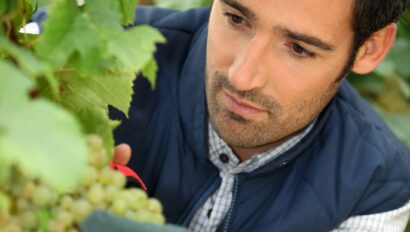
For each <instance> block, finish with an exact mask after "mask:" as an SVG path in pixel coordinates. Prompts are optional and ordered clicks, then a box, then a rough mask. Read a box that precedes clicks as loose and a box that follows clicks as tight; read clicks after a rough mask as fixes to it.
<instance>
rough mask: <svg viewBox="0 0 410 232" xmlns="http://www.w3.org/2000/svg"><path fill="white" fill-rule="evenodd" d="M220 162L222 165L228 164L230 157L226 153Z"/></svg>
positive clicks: (222, 155) (221, 156)
mask: <svg viewBox="0 0 410 232" xmlns="http://www.w3.org/2000/svg"><path fill="white" fill-rule="evenodd" d="M219 160H220V161H221V162H222V163H224V164H226V163H228V162H229V157H228V156H227V155H226V154H225V153H222V154H220V155H219Z"/></svg>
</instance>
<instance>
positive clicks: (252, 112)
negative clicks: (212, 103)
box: [222, 91, 266, 118]
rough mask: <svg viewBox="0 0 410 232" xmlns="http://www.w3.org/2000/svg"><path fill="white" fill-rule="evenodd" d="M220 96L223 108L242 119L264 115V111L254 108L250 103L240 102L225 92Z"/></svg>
mask: <svg viewBox="0 0 410 232" xmlns="http://www.w3.org/2000/svg"><path fill="white" fill-rule="evenodd" d="M222 94H223V100H224V102H225V106H226V107H227V108H228V110H229V111H231V112H233V113H235V114H238V115H240V116H242V117H244V118H252V117H255V116H258V115H261V114H264V113H266V110H264V109H262V108H260V107H258V106H255V105H254V104H252V103H249V102H246V101H243V100H240V99H239V98H237V97H235V96H233V95H232V94H229V93H227V92H226V91H223V92H222Z"/></svg>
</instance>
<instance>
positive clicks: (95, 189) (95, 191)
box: [86, 183, 104, 205]
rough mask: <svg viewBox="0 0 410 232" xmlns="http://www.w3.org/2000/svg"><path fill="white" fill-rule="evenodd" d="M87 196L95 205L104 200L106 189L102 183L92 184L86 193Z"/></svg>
mask: <svg viewBox="0 0 410 232" xmlns="http://www.w3.org/2000/svg"><path fill="white" fill-rule="evenodd" d="M86 198H87V200H88V201H90V202H91V203H92V204H93V205H98V204H99V203H101V202H102V201H103V200H104V189H103V187H102V186H101V185H100V184H97V183H95V184H93V185H91V187H90V189H88V191H87V193H86Z"/></svg>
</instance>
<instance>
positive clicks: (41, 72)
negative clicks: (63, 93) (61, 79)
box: [0, 34, 58, 96]
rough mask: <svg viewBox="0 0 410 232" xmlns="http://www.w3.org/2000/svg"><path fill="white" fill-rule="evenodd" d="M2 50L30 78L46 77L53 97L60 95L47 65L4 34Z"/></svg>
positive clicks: (0, 43)
mask: <svg viewBox="0 0 410 232" xmlns="http://www.w3.org/2000/svg"><path fill="white" fill-rule="evenodd" d="M0 50H3V51H4V52H5V53H6V54H8V56H11V57H13V58H14V60H15V61H16V62H17V63H18V65H19V67H20V68H21V69H22V70H23V71H24V72H25V74H26V75H27V76H28V77H32V78H34V77H38V76H44V77H45V80H47V82H48V84H49V85H50V87H51V90H52V93H53V95H54V96H56V95H57V94H58V82H57V80H56V79H55V77H54V74H53V72H52V70H51V68H50V67H49V66H48V65H47V64H45V63H43V62H41V61H40V60H39V59H37V58H36V57H35V56H33V55H32V53H30V52H29V51H28V50H25V49H23V48H20V47H17V46H16V45H15V44H13V43H12V42H10V41H9V40H8V39H7V38H6V37H5V36H4V35H2V34H0Z"/></svg>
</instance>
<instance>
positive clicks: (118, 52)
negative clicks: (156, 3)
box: [108, 25, 165, 72]
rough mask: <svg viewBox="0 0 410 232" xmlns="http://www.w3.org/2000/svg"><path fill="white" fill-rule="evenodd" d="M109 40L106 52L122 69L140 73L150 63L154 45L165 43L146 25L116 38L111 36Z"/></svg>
mask: <svg viewBox="0 0 410 232" xmlns="http://www.w3.org/2000/svg"><path fill="white" fill-rule="evenodd" d="M110 33H112V32H110ZM111 38H112V39H111V40H110V41H109V43H108V51H109V52H110V53H111V54H113V55H114V56H115V57H118V59H119V60H120V61H121V62H122V63H123V64H124V65H125V67H124V68H126V69H130V70H132V71H134V72H138V71H140V70H141V69H142V68H143V67H144V66H145V65H146V64H147V63H148V62H150V61H151V59H152V53H153V52H154V51H155V49H156V47H155V43H160V42H164V41H165V39H164V38H163V36H162V35H161V34H160V33H159V32H158V31H157V30H155V29H153V28H151V27H149V26H146V25H142V26H138V27H132V28H130V29H128V30H126V31H122V32H121V33H119V34H117V36H115V35H114V34H112V36H111Z"/></svg>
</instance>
